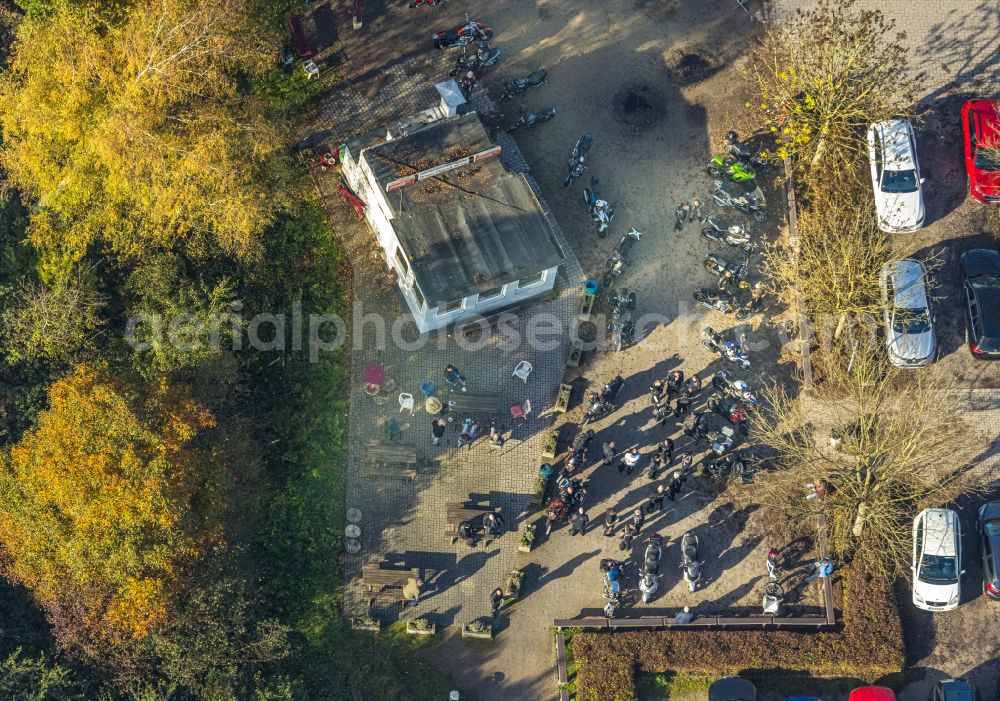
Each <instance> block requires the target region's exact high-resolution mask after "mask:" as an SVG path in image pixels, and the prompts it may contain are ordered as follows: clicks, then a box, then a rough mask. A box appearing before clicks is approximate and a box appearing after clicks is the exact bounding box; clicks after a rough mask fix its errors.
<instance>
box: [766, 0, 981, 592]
mask: <svg viewBox="0 0 1000 701" xmlns="http://www.w3.org/2000/svg"><path fill="white" fill-rule="evenodd" d="M902 38H903V36H902V34H900V33H897V32H896V28H895V24H894V22H893V21H889V20H887V19H886V18H885V17H884V15H883V14H882V13H881V12H880V11H877V10H874V11H872V10H860V9H858V8H857V6H856V2H855V1H854V0H847V1H834V0H821V2H819V3H818V4H817V5H816V6H815V7H814V8H813V9H811V10H808V11H801V12H799V13H798V14H797V15H796V16H795V17H794V18H792V19H791V20H789V21H787V22H785V23H782V24H778V25H774V26H771V27H769V28H767V29H765V31H764V35H763V37H762V38H761V40H760V41H759V42H758V43H757V44H756V45H755V47H754V48H753V50H752V52H751V56H750V62H749V69H748V70H749V77H750V79H751V82H752V84H753V85H754V86H755V88H756V91H757V96H758V103H757V104H756V105H754V103H748V106H753V107H754V108H755V111H756V113H757V115H758V117H760V116H762V117H763V122H764V124H763V126H764V128H765V130H766V131H768V132H770V133H771V134H772V135H773V137H774V141H775V146H774V148H773V149H772V151H771V155H772V156H775V157H780V158H783V159H787V160H788V162H789V163H790V164H791V167H792V170H793V172H794V175H795V186H796V193H797V195H798V202H799V208H798V227H797V229H798V231H797V233H798V236H797V240H795V241H785V242H780V243H778V244H776V245H772V246H769V247H768V249H767V250H766V252H765V261H764V265H763V268H764V271H765V273H766V274H767V276H768V278H769V279H770V281H771V284H772V286H773V289H774V291H775V292H776V294H777V296H778V298H779V299H780V300H781V301H782V302H784V303H785V304H786V305H787V306H788V307H789V308H791V309H796V310H797V311H798V312H799V313H800V314H802V317H801V318H802V320H803V322H804V323H806V324H808V325H809V327H810V329H811V331H818V334H816V335H818V336H819V340H820V344H819V345H818V346H816V347H815V350H814V351H813V356H812V357H813V368H814V378H815V380H816V388H815V390H814V391H813V392H812V393H810V395H809V396H808V397H806V398H802V397H796V396H794V393H793V392H790V391H789V390H788V389H787V388H786V387H782V386H775V387H771V388H769V389H767V390H765V392H764V394H765V395H766V399H767V400H768V401H767V402H765V403H766V404H767V405H768V408H767V411H766V412H764V411H762V412H758V413H757V414H756V416H755V417H754V419H753V421H752V424H753V425H752V435H753V439H754V440H755V442H758V443H759V444H761V445H762V446H763V448H764V450H765V452H766V453H767V460H768V462H769V464H771V465H772V466H773V467H775V468H777V469H775V470H773V471H769V472H767V473H766V474H765V475H764V476H763V477H762V478H761V480H760V486H759V492H758V496H759V497H760V499H761V501H762V502H763V503H764V504H765V505H766V506H767V507H769V509H768V512H769V514H773V513H775V512H777V513H780V514H782V515H783V516H785V517H787V518H786V519H785V520H784V522H785V523H788V524H795V525H796V527H797V528H799V529H804V530H810V529H813V528H815V518H814V517H815V516H816V515H817V514H823V515H825V516H826V518H827V523H828V524H829V526H830V532H831V536H832V538H831V542H832V544H833V546H834V549H835V552H836V553H837V554H838V555H840V556H843V557H859V558H864V559H866V560H868V561H869V564H870V565H872V566H873V568H874V569H875V570H876V571H881V572H882V573H883V574H885V575H886V576H889V577H891V576H895V575H897V574H900V573H902V572H904V571H905V570H906V569H907V568H908V566H909V559H910V548H911V543H910V538H911V534H910V526H911V523H912V518H913V516H914V515H915V514H916V512H917V511H918V510H920V509H922V508H925V507H928V506H940V505H942V504H947V503H948V502H950V501H952V500H954V499H955V498H956V497H958V496H960V495H961V494H963V493H966V492H968V491H970V490H975V489H976V483H975V481H974V480H973V475H972V472H971V467H972V464H973V461H974V459H975V457H976V454H977V451H976V450H975V449H974V447H975V445H977V441H976V440H974V438H973V436H972V434H971V433H970V428H969V427H968V426H967V425H966V423H965V422H964V420H963V415H964V413H965V412H964V411H963V410H962V400H963V399H964V397H963V396H962V395H961V394H960V393H958V392H956V391H955V388H954V387H953V386H952V385H951V384H949V383H948V382H947V381H945V380H943V379H941V378H940V377H939V376H938V375H935V374H928V373H926V372H924V373H906V372H903V371H901V370H899V369H898V368H895V367H893V366H892V365H891V364H890V363H889V362H888V360H887V358H886V355H885V343H884V340H883V339H881V338H880V336H879V334H880V330H881V324H882V300H881V294H880V284H879V278H880V272H881V270H882V267H883V265H885V264H886V263H888V262H890V261H892V260H894V257H895V255H896V254H895V253H894V250H893V244H894V241H893V238H892V236H891V235H890V234H887V233H885V232H883V231H881V230H880V229H879V227H878V225H877V216H876V213H875V208H874V202H873V200H872V195H871V183H870V180H869V178H868V153H867V151H868V148H867V140H866V133H867V129H868V126H869V125H870V124H871V123H873V122H878V121H882V120H885V119H889V118H892V117H900V116H903V117H907V116H908V117H910V118H912V119H915V118H916V116H915V115H914V110H913V100H914V88H915V82H914V79H913V77H912V73H911V72H909V71H908V66H907V55H906V51H905V49H904V48H903V46H902V44H901V40H902ZM811 331H809V333H810V335H813V334H812V333H811ZM815 485H821V486H822V487H823V488H824V489H825V495H824V496H823V497H822V498H808V499H807V498H806V497H807V496H812V497H815V496H816V495H815V494H814V493H813V488H814V486H815ZM769 518H772V519H773V517H770V516H769Z"/></svg>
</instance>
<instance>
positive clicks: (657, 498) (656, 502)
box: [646, 484, 672, 513]
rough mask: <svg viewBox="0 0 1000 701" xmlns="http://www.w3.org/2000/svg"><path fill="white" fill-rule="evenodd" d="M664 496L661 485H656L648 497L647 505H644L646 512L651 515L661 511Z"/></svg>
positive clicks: (664, 491)
mask: <svg viewBox="0 0 1000 701" xmlns="http://www.w3.org/2000/svg"><path fill="white" fill-rule="evenodd" d="M665 496H666V490H665V489H664V488H663V485H662V484H658V485H656V488H655V489H654V490H653V494H652V496H650V497H649V503H648V504H646V511H647V512H649V513H653V512H654V511H662V510H663V497H665ZM671 501H672V500H671Z"/></svg>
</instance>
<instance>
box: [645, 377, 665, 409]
mask: <svg viewBox="0 0 1000 701" xmlns="http://www.w3.org/2000/svg"><path fill="white" fill-rule="evenodd" d="M666 389H667V388H666V385H664V384H663V380H655V381H654V382H653V384H651V385H650V386H649V401H650V402H651V403H652V405H653V406H657V405H658V404H659V403H660V401H662V400H663V399H664V393H665V392H666Z"/></svg>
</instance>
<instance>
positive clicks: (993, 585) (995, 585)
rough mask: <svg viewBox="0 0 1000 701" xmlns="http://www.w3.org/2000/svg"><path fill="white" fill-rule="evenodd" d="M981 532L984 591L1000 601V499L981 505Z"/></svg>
mask: <svg viewBox="0 0 1000 701" xmlns="http://www.w3.org/2000/svg"><path fill="white" fill-rule="evenodd" d="M976 532H977V533H979V552H980V554H981V555H982V557H983V593H984V594H986V596H988V597H990V598H991V599H996V600H998V601H1000V576H998V570H997V555H1000V501H991V502H990V503H988V504H983V505H982V506H981V507H979V519H978V520H977V521H976Z"/></svg>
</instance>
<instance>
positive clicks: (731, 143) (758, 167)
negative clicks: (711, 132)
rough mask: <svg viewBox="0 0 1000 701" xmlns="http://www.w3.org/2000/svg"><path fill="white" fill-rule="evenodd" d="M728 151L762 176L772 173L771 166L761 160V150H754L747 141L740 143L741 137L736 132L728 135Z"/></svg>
mask: <svg viewBox="0 0 1000 701" xmlns="http://www.w3.org/2000/svg"><path fill="white" fill-rule="evenodd" d="M726 150H727V151H729V155H730V156H732V157H733V158H735V159H736V160H738V161H739V162H740V163H744V164H746V165H748V166H750V167H751V168H753V169H754V170H755V171H757V172H758V173H760V174H761V175H766V174H768V173H770V172H771V164H770V163H768V162H767V161H765V160H764V159H762V158H760V149H759V148H752V147H751V146H749V144H747V143H746V142H745V141H740V136H739V134H737V133H736V132H735V131H731V132H729V133H727V134H726Z"/></svg>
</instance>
